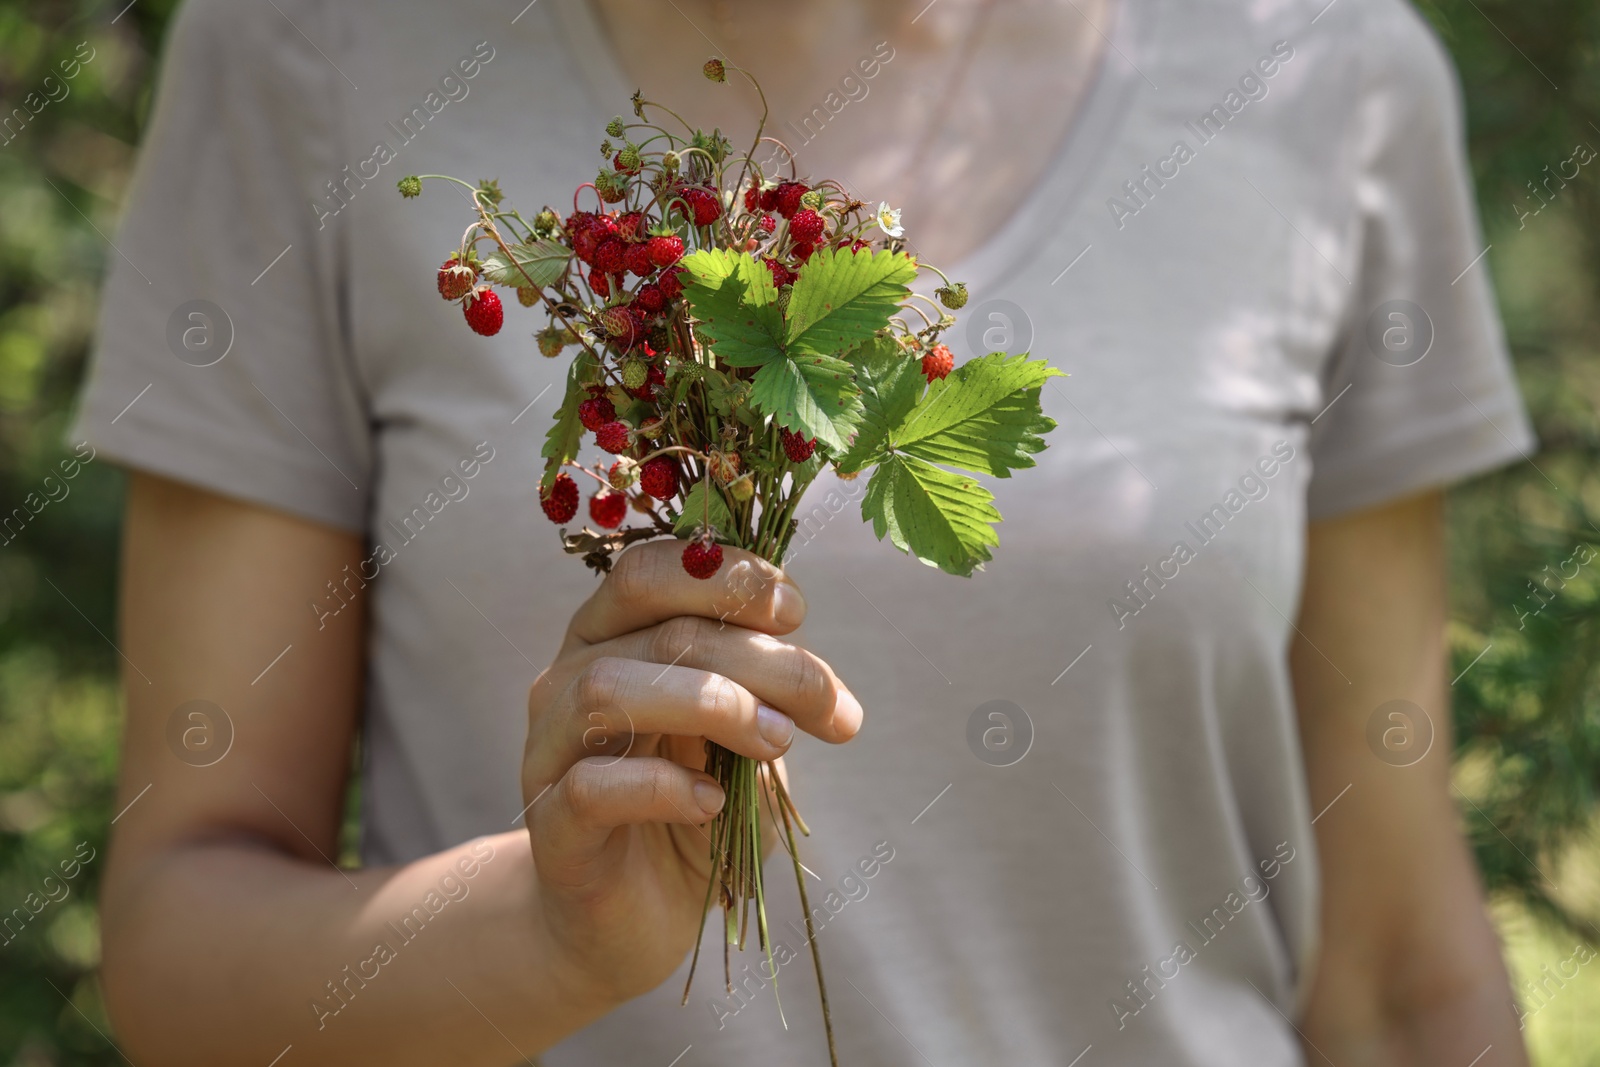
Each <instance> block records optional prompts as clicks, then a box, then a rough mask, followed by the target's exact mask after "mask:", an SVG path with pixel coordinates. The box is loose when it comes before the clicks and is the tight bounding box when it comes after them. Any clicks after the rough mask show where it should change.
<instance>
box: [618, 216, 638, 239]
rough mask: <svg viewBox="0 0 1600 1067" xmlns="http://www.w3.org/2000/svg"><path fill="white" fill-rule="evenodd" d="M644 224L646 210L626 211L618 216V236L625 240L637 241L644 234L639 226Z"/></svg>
mask: <svg viewBox="0 0 1600 1067" xmlns="http://www.w3.org/2000/svg"><path fill="white" fill-rule="evenodd" d="M643 225H644V212H642V211H626V212H623V213H622V214H621V215H618V216H617V236H618V237H621V238H622V239H623V240H625V241H636V240H638V239H639V238H640V237H641V236H642V234H640V232H639V227H641V226H643Z"/></svg>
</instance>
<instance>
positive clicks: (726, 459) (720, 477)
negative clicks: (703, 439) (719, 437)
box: [706, 449, 740, 485]
mask: <svg viewBox="0 0 1600 1067" xmlns="http://www.w3.org/2000/svg"><path fill="white" fill-rule="evenodd" d="M739 466H740V461H739V453H737V452H722V451H719V450H717V449H712V450H711V451H710V453H708V454H707V456H706V467H707V468H708V469H709V470H710V471H711V477H713V478H715V479H716V480H717V482H718V483H719V484H721V485H727V484H728V483H729V482H731V481H733V480H734V479H735V478H737V477H739Z"/></svg>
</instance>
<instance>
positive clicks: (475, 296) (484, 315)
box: [461, 285, 506, 337]
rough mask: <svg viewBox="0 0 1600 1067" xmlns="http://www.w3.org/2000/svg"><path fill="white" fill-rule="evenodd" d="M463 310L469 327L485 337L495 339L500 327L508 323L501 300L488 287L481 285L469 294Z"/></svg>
mask: <svg viewBox="0 0 1600 1067" xmlns="http://www.w3.org/2000/svg"><path fill="white" fill-rule="evenodd" d="M461 310H462V313H463V314H464V315H466V317H467V325H468V326H471V327H472V329H473V332H475V333H481V334H483V336H485V337H493V336H494V335H495V334H497V333H499V332H500V327H501V326H503V325H504V324H505V321H506V313H505V309H504V308H502V307H501V306H500V298H499V297H498V296H496V295H495V293H494V290H493V289H490V288H489V287H488V286H487V285H480V286H478V288H477V289H476V290H474V291H473V292H471V293H469V294H468V295H467V299H466V302H465V303H464V304H463V305H462V307H461Z"/></svg>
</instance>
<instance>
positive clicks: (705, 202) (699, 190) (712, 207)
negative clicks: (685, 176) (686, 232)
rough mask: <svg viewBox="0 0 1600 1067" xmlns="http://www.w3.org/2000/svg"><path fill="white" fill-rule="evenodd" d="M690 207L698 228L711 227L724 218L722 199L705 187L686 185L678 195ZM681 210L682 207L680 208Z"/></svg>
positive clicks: (690, 212)
mask: <svg viewBox="0 0 1600 1067" xmlns="http://www.w3.org/2000/svg"><path fill="white" fill-rule="evenodd" d="M678 195H679V196H681V197H682V198H683V203H685V204H688V205H689V211H688V212H687V214H690V215H692V216H693V218H694V224H695V225H696V226H709V225H711V224H712V223H713V222H716V221H717V219H719V218H721V217H722V198H721V197H720V196H718V195H717V194H716V193H715V192H714V191H713V190H711V189H707V188H706V187H705V186H703V185H686V186H684V187H683V188H682V189H681V190H679V193H678ZM680 209H681V207H680Z"/></svg>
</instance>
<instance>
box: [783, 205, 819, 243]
mask: <svg viewBox="0 0 1600 1067" xmlns="http://www.w3.org/2000/svg"><path fill="white" fill-rule="evenodd" d="M823 227H824V223H823V219H822V216H821V215H819V214H817V213H816V212H815V211H812V210H811V209H810V208H802V209H801V210H799V211H796V212H795V213H794V218H792V219H790V220H789V234H790V236H792V237H793V238H794V239H795V240H796V241H800V242H802V243H804V244H808V245H813V244H816V243H817V238H819V237H821V236H822V230H823Z"/></svg>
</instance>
